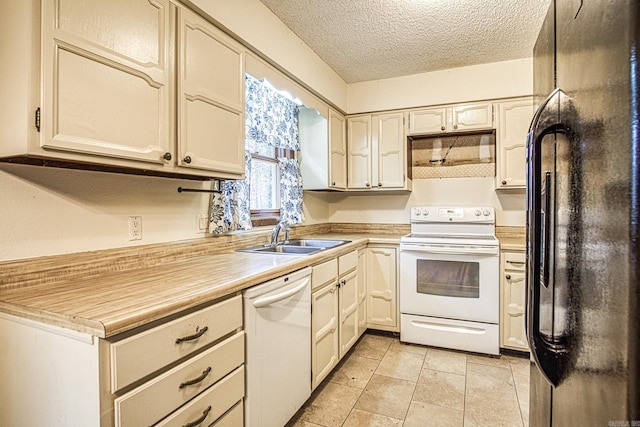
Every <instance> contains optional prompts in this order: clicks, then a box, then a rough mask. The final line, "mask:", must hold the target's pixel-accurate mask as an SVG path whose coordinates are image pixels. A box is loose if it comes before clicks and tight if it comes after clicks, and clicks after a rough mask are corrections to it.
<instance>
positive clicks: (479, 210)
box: [411, 206, 496, 223]
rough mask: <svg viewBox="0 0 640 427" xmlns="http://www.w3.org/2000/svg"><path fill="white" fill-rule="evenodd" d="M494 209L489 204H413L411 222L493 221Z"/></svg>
mask: <svg viewBox="0 0 640 427" xmlns="http://www.w3.org/2000/svg"><path fill="white" fill-rule="evenodd" d="M495 218H496V216H495V209H494V208H493V207H490V206H479V207H478V206H473V207H469V206H414V207H412V208H411V222H412V223H417V222H466V223H469V222H471V223H474V222H481V223H495Z"/></svg>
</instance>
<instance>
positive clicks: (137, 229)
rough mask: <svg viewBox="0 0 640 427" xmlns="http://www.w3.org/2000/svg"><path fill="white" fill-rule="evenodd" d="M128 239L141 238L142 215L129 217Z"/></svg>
mask: <svg viewBox="0 0 640 427" xmlns="http://www.w3.org/2000/svg"><path fill="white" fill-rule="evenodd" d="M129 240H142V217H141V216H130V217H129Z"/></svg>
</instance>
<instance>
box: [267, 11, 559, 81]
mask: <svg viewBox="0 0 640 427" xmlns="http://www.w3.org/2000/svg"><path fill="white" fill-rule="evenodd" d="M260 1H261V2H262V3H263V4H264V5H265V6H267V7H268V8H269V9H270V10H271V11H272V12H273V13H274V14H275V15H276V16H278V17H279V18H280V20H282V22H284V24H285V25H287V26H288V27H289V28H290V29H291V30H292V31H293V32H294V33H295V34H296V35H298V37H300V38H301V39H302V40H303V41H304V42H305V43H306V44H307V45H309V47H311V49H313V50H314V51H315V52H316V53H317V54H318V56H320V57H321V58H322V59H323V60H324V61H325V62H326V63H327V64H329V66H330V67H331V68H333V69H334V70H335V71H336V72H337V73H338V74H339V75H340V76H341V77H342V78H343V79H344V80H345V81H346V82H347V83H356V82H361V81H368V80H378V79H385V78H391V77H399V76H406V75H412V74H419V73H425V72H429V71H436V70H444V69H448V68H458V67H464V66H469V65H477V64H486V63H491V62H500V61H507V60H513V59H520V58H529V57H531V56H532V49H533V46H534V44H535V40H536V37H537V35H538V31H539V29H540V26H541V25H542V21H543V19H544V15H545V14H546V11H547V8H548V5H549V2H550V0H260Z"/></svg>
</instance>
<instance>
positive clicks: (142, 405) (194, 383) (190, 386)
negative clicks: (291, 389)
mask: <svg viewBox="0 0 640 427" xmlns="http://www.w3.org/2000/svg"><path fill="white" fill-rule="evenodd" d="M243 363H244V332H238V333H237V334H236V335H234V336H232V337H230V338H228V339H226V340H224V341H223V342H221V343H220V344H218V345H216V346H214V347H212V348H211V349H209V350H207V351H205V352H203V353H201V354H199V355H197V356H195V357H193V358H191V359H189V360H187V361H186V362H184V363H182V364H180V365H178V366H176V367H175V368H173V369H171V370H169V371H167V372H166V373H164V374H162V375H160V376H159V377H157V378H154V379H152V380H151V381H149V382H147V383H145V384H143V385H141V386H140V387H138V388H136V389H134V390H132V391H130V392H129V393H127V394H125V395H123V396H121V397H119V398H117V399H116V400H115V401H114V408H115V418H116V425H118V426H122V427H124V426H137V425H151V424H153V423H155V422H157V421H158V420H160V419H162V418H163V417H164V416H166V415H167V414H169V413H171V412H172V411H174V410H175V409H176V408H178V407H180V406H181V405H183V404H184V403H185V402H187V401H189V400H191V399H192V398H194V397H196V396H197V395H198V394H200V393H201V392H202V391H204V390H205V389H206V388H207V387H209V386H211V385H212V384H214V383H215V382H217V381H218V380H220V378H222V377H224V376H225V375H227V374H228V373H229V372H231V371H232V370H234V369H236V368H238V367H239V366H241V365H242V364H243ZM236 401H237V399H236ZM230 407H231V405H229V406H228V407H227V408H225V409H224V410H223V412H224V411H226V410H227V409H229V408H230ZM218 416H219V415H218ZM216 418H217V417H216ZM216 418H212V420H215V419H216Z"/></svg>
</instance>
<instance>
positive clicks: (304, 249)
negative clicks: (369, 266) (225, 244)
mask: <svg viewBox="0 0 640 427" xmlns="http://www.w3.org/2000/svg"><path fill="white" fill-rule="evenodd" d="M350 241H351V240H326V239H291V240H287V241H285V242H278V243H276V244H266V245H258V246H251V247H249V248H242V249H238V251H239V252H251V253H258V254H282V255H311V254H315V253H317V252H320V251H324V250H326V249H331V248H335V247H337V246H340V245H344V244H345V243H349V242H350Z"/></svg>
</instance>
